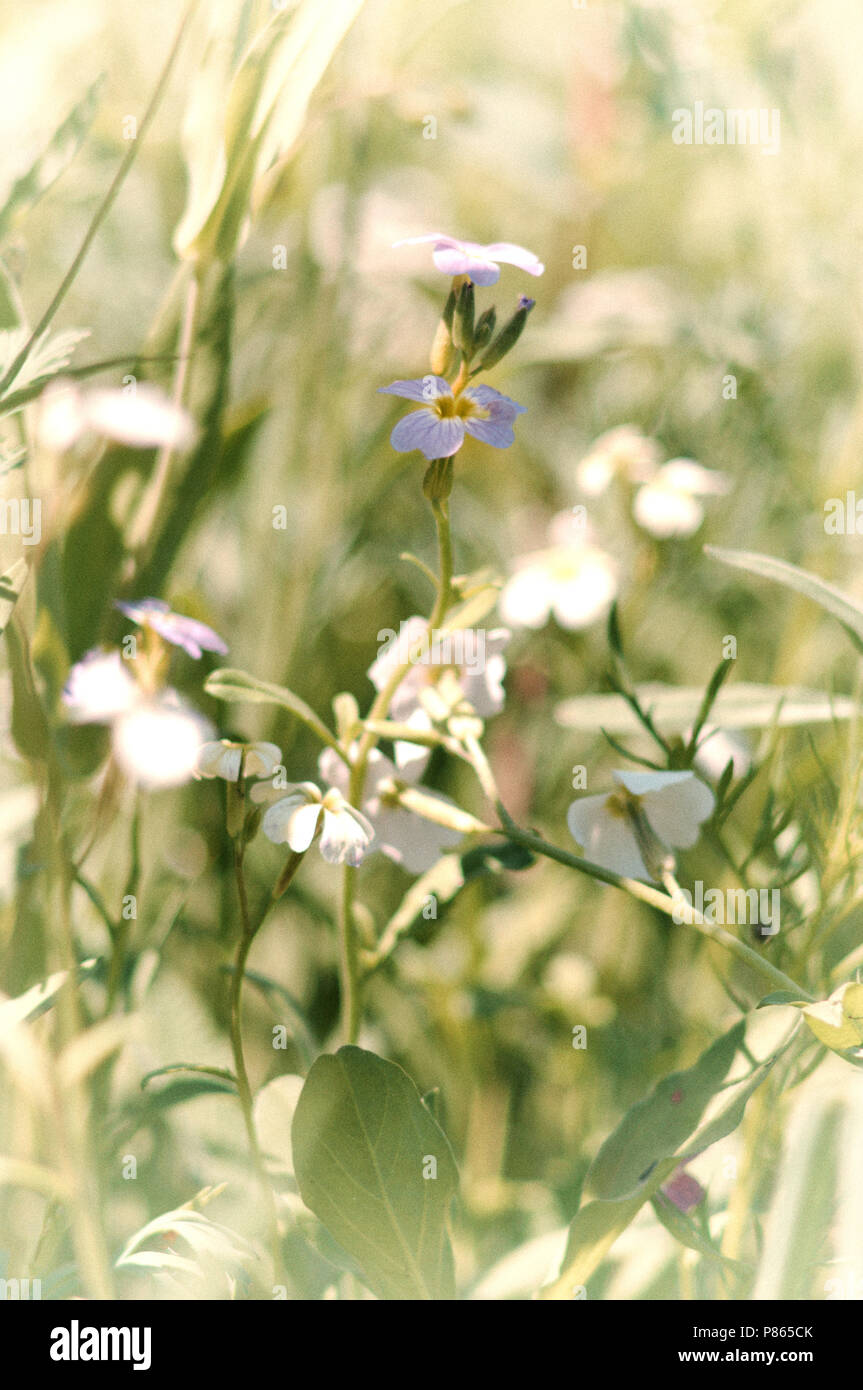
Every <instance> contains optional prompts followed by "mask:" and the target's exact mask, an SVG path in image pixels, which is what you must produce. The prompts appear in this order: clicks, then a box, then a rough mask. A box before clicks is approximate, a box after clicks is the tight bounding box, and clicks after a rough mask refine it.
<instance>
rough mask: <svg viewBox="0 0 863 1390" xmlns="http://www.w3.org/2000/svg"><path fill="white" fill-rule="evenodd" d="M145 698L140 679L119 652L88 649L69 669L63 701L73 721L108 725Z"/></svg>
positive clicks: (75, 722) (74, 722)
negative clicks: (128, 668)
mask: <svg viewBox="0 0 863 1390" xmlns="http://www.w3.org/2000/svg"><path fill="white" fill-rule="evenodd" d="M140 699H141V690H140V687H139V685H138V683H137V681H136V680H135V679H134V678H133V677H132V676H131V675H130V674H129V672H128V670H127V668H126V664H125V662H124V661H123V658H122V657H121V655H120V653H119V652H118V651H110V652H105V651H102V650H100V649H98V648H97V649H95V650H94V651H90V652H87V654H86V656H83V657H82V658H81V660H80V661H78V662H76V663H75V665H74V666H73V667H72V669H71V671H70V672H69V676H68V679H67V681H66V684H65V686H64V688H63V703H64V704H65V706H66V708H67V710H68V714H69V718H70V720H71V721H72V723H73V724H105V723H108V722H109V721H110V720H111V719H113V718H115V717H116V716H117V715H118V714H122V713H124V711H126V710H129V709H131V708H132V707H133V706H134V705H136V704H138V703H139V702H140Z"/></svg>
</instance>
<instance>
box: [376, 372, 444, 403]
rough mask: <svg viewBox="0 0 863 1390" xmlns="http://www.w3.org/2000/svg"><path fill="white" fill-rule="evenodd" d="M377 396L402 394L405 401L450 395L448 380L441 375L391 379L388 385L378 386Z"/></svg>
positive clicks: (429, 399)
mask: <svg viewBox="0 0 863 1390" xmlns="http://www.w3.org/2000/svg"><path fill="white" fill-rule="evenodd" d="M378 395H379V396H403V397H404V399H405V400H406V401H436V400H437V399H438V397H439V396H450V395H452V389H451V387H450V384H449V382H448V381H444V379H443V377H442V376H433V375H432V374H431V372H429V374H428V375H427V376H419V377H415V378H414V379H413V380H412V381H393V382H391V384H390V385H389V386H379V387H378Z"/></svg>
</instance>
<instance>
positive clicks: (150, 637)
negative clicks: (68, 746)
mask: <svg viewBox="0 0 863 1390" xmlns="http://www.w3.org/2000/svg"><path fill="white" fill-rule="evenodd" d="M115 606H116V607H117V608H119V609H120V610H121V611H122V612H123V613H125V614H126V616H127V617H129V618H131V619H132V620H133V621H134V622H135V623H136V624H137V625H138V626H139V627H140V628H141V630H142V642H141V649H140V651H139V650H138V645H137V643H135V644H133V651H134V655H129V656H128V657H124V656H122V655H121V654H120V652H119V651H117V650H116V649H113V650H110V651H106V650H104V649H102V648H95V649H94V650H92V651H90V652H88V653H87V654H86V655H85V656H84V657H82V659H81V660H80V661H79V662H76V664H75V665H74V666H73V667H72V669H71V671H70V672H69V676H68V678H67V681H66V685H65V687H64V690H63V697H62V698H63V703H64V705H65V706H66V711H67V714H68V717H69V720H70V721H71V722H72V723H73V724H108V725H109V726H110V728H111V746H112V752H113V755H114V758H115V760H116V762H117V764H118V766H119V767H120V768H121V770H122V771H123V772H125V773H126V775H127V776H128V777H130V778H131V779H132V780H133V781H134V782H136V783H137V784H138V785H140V786H142V787H147V788H158V787H174V786H179V785H180V784H181V783H182V782H186V781H188V780H189V778H190V777H192V776H193V775H194V773H195V771H196V768H197V762H198V755H199V752H200V749H201V747H202V745H203V743H204V741H205V739H206V738H207V737H208V735H209V733H210V726H209V724H208V723H207V721H206V720H205V719H204V718H203V717H202V716H201V715H200V714H198V712H197V711H196V710H194V709H193V708H192V707H191V706H190V705H188V704H186V703H185V701H183V700H182V699H181V698H180V696H179V695H178V694H177V692H176V690H174V689H172V688H171V687H170V686H167V685H166V684H165V680H164V675H165V667H166V664H167V656H168V653H167V649H166V647H165V645H164V644H165V643H169V644H170V645H171V646H175V647H181V648H182V649H183V650H184V651H186V652H188V654H189V655H190V656H193V657H194V658H195V659H199V658H200V657H201V656H202V655H203V653H204V652H205V651H211V652H220V653H224V652H226V651H227V647H226V646H225V644H224V642H223V641H222V639H221V637H219V636H218V634H217V633H215V632H214V631H213V630H212V628H210V627H207V625H206V624H205V623H201V622H198V621H197V620H196V619H194V618H187V617H185V616H184V615H183V614H181V613H173V612H172V611H171V609H170V608H169V607H168V605H167V603H165V602H163V600H161V599H155V598H147V599H141V600H139V601H138V602H136V603H121V602H118V603H117V604H116V605H115Z"/></svg>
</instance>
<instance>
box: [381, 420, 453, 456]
mask: <svg viewBox="0 0 863 1390" xmlns="http://www.w3.org/2000/svg"><path fill="white" fill-rule="evenodd" d="M390 443H391V444H392V446H393V448H394V449H395V450H396V452H397V453H400V454H408V453H410V452H411V451H412V450H413V449H420V450H421V451H422V453H424V454H425V456H426V458H427V459H445V458H449V457H450V456H451V455H452V454H455V453H457V451H458V450H459V449H460V448H461V446H462V444H463V443H464V424H463V422H462V421H461V420H460V419H458V417H457V416H453V415H451V416H448V417H447V418H446V419H443V420H442V419H441V418H440V416H439V415H437V414H436V413H435V411H433V410H414V411H412V412H411V414H410V415H406V416H405V417H404V419H403V420H399V422H398V424H397V425H396V427H395V429H394V430H393V432H392V434H391V435H390Z"/></svg>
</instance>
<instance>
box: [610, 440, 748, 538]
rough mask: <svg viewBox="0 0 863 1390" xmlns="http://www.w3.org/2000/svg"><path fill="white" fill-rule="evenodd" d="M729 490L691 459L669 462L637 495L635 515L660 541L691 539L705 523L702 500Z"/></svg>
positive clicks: (718, 476) (723, 481) (719, 477)
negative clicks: (674, 537)
mask: <svg viewBox="0 0 863 1390" xmlns="http://www.w3.org/2000/svg"><path fill="white" fill-rule="evenodd" d="M727 491H728V481H727V479H726V478H725V477H724V475H723V474H722V473H717V472H716V471H715V470H714V469H710V468H702V466H701V464H700V463H695V462H694V461H693V460H692V459H669V461H668V463H664V464H663V465H662V467H661V468H660V470H659V472H658V473H657V474H656V476H655V477H654V478H652V479H651V481H650V482H648V483H645V485H644V486H643V487H641V488H639V490H638V492H637V493H636V495H635V502H634V503H633V507H632V514H633V516H634V517H635V520H636V521H637V522H638V524H639V526H641V527H643V528H644V530H645V531H649V532H650V534H651V535H652V536H656V537H657V539H658V540H667V539H669V537H671V536H691V535H693V533H694V532H695V531H697V530H698V528H699V526H700V525H701V523H702V521H703V520H704V507H703V506H702V504H701V502H700V501H699V500H698V499H699V498H700V497H709V496H718V495H721V494H722V493H725V492H727Z"/></svg>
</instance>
